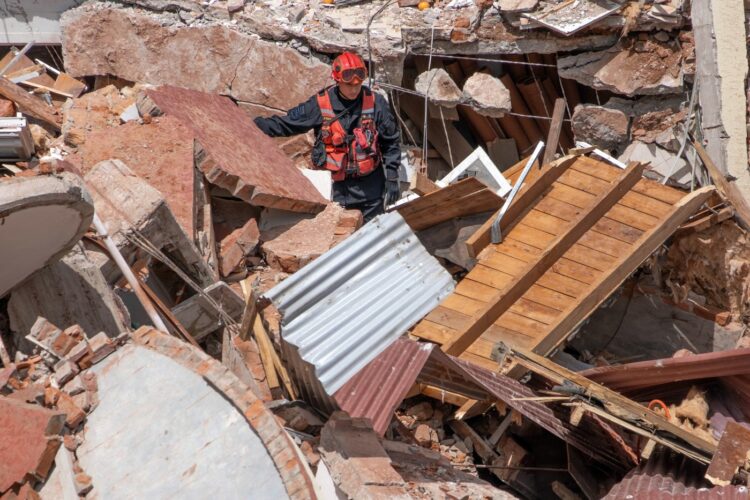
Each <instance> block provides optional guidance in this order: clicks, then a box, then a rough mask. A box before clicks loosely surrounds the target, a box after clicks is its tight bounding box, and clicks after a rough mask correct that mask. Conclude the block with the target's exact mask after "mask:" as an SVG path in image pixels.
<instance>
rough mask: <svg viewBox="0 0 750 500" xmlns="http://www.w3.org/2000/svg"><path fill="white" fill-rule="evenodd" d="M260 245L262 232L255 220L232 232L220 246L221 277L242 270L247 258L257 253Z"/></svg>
mask: <svg viewBox="0 0 750 500" xmlns="http://www.w3.org/2000/svg"><path fill="white" fill-rule="evenodd" d="M258 243H260V231H259V230H258V223H257V221H256V220H255V219H250V220H248V221H247V223H246V224H245V225H244V226H242V227H240V228H238V229H235V230H234V231H232V232H231V233H229V235H227V236H226V237H225V238H224V239H222V240H221V243H220V244H219V249H220V250H219V266H220V267H219V268H220V270H221V275H222V276H223V277H227V276H229V275H230V274H232V273H234V272H236V271H239V270H241V267H242V266H243V265H244V263H245V257H247V256H250V255H252V254H253V253H255V250H256V249H257V248H258Z"/></svg>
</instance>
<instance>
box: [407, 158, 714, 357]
mask: <svg viewBox="0 0 750 500" xmlns="http://www.w3.org/2000/svg"><path fill="white" fill-rule="evenodd" d="M535 170H536V171H535V173H534V176H533V178H531V179H530V180H529V179H527V182H526V184H525V185H524V186H523V188H522V189H521V191H519V194H518V195H517V196H516V199H515V200H514V202H513V204H512V205H511V207H510V209H509V210H508V212H507V213H506V216H505V218H504V219H503V221H502V224H501V230H502V235H503V240H502V242H501V243H499V244H492V243H490V226H491V222H492V221H491V220H490V221H488V222H487V224H485V225H484V226H483V227H482V228H481V229H480V230H479V231H478V232H477V233H476V234H475V235H474V236H472V238H471V239H470V240H469V241H468V242H467V244H468V246H469V251H470V253H472V255H475V256H476V257H477V265H476V266H475V267H474V268H473V269H472V270H471V272H469V274H468V275H467V276H466V277H465V278H464V279H463V280H462V281H461V282H460V283H459V284H458V286H457V287H456V289H455V291H454V293H453V294H452V295H450V296H449V297H448V298H446V299H445V300H444V301H443V303H441V304H440V306H438V307H437V308H435V309H434V310H433V311H432V312H431V313H430V314H429V315H428V316H427V317H426V318H425V319H424V320H422V321H421V322H420V323H419V324H418V325H417V326H416V327H415V328H414V330H413V332H412V333H413V334H414V335H416V336H417V337H420V338H422V339H425V340H429V341H432V342H436V343H438V344H441V345H442V348H443V350H445V351H446V352H448V353H450V354H453V355H460V357H461V358H463V359H466V360H468V361H471V362H474V363H476V364H478V365H481V366H484V367H488V368H491V369H497V368H498V366H497V364H496V363H495V362H494V361H493V360H492V359H491V353H492V349H493V347H494V346H495V344H496V343H498V342H504V343H505V344H507V345H509V346H511V347H518V348H522V349H527V350H529V351H531V352H534V353H536V354H540V355H543V356H546V355H548V354H550V353H551V352H552V351H553V350H554V349H555V348H556V347H558V346H560V345H561V343H563V342H564V341H565V339H566V338H567V337H568V335H569V334H570V333H571V332H572V331H573V330H574V329H575V327H576V326H578V325H579V324H580V323H581V321H583V320H584V319H585V318H586V317H588V315H590V314H591V313H592V312H593V311H594V310H595V309H596V308H597V307H598V306H599V304H601V303H602V302H603V301H604V300H605V299H606V298H607V297H608V296H609V295H610V294H611V293H612V292H614V291H615V290H616V289H617V287H618V286H619V285H620V284H621V283H622V282H623V281H624V280H625V279H626V278H627V277H628V276H629V275H630V274H631V273H632V272H633V271H635V270H636V269H637V268H638V266H639V265H640V264H641V263H642V262H643V261H644V260H645V259H646V258H647V257H648V256H649V255H651V253H653V252H654V251H655V250H656V249H657V248H658V247H659V245H661V244H662V243H663V242H664V241H665V240H666V239H667V238H668V237H669V236H670V235H671V234H672V233H673V232H674V231H675V229H677V227H678V226H679V225H680V224H681V223H682V222H684V221H685V220H686V219H687V218H688V217H690V216H691V215H692V214H693V213H694V212H696V211H697V209H698V208H699V207H700V206H701V205H702V204H703V203H704V202H705V201H706V199H707V198H708V197H709V196H710V195H711V193H712V192H713V190H714V188H713V187H707V188H703V189H700V190H698V191H695V192H693V193H689V194H686V193H684V192H683V191H680V190H677V189H673V188H670V187H667V186H662V185H661V184H659V183H657V182H654V181H651V180H648V179H644V178H642V177H641V173H642V170H643V167H642V166H641V165H638V164H631V165H629V166H628V168H627V169H625V170H622V169H619V168H617V167H614V166H612V165H609V164H607V163H603V162H599V161H596V160H593V159H591V158H588V157H585V156H572V157H565V158H563V159H561V160H558V161H557V162H553V163H552V164H550V165H548V166H545V167H544V168H543V169H542V170H539V169H535Z"/></svg>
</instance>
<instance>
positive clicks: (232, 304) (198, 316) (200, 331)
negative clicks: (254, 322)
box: [172, 281, 245, 340]
mask: <svg viewBox="0 0 750 500" xmlns="http://www.w3.org/2000/svg"><path fill="white" fill-rule="evenodd" d="M204 291H205V292H206V293H207V294H208V295H209V297H211V298H213V299H214V300H215V301H216V302H217V303H218V304H219V305H220V306H221V308H222V310H223V311H224V312H225V313H227V314H228V315H229V316H230V317H231V318H233V319H234V320H235V321H237V322H240V321H242V312H243V311H244V310H245V301H244V300H243V299H242V297H240V296H239V295H238V294H237V292H235V291H234V290H232V289H231V288H230V287H229V285H227V284H226V283H224V282H223V281H219V282H217V283H214V284H213V285H210V286H209V287H208V288H206V289H205V290H204ZM172 314H174V315H175V317H176V318H177V320H178V321H179V322H180V323H181V324H182V326H184V327H185V329H186V330H187V331H188V332H190V334H191V335H192V336H193V338H194V339H196V340H201V339H202V338H204V337H205V336H206V335H208V334H210V333H211V332H214V331H216V330H217V329H219V328H221V327H222V326H224V321H223V320H221V318H220V317H219V314H218V313H217V312H216V310H214V308H213V307H211V306H210V305H209V303H208V301H207V300H206V299H205V297H203V296H202V295H200V294H196V295H193V296H192V297H190V298H188V299H186V300H184V301H182V302H180V303H179V304H177V305H176V306H175V307H174V308H173V309H172Z"/></svg>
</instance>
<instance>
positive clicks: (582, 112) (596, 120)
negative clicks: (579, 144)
mask: <svg viewBox="0 0 750 500" xmlns="http://www.w3.org/2000/svg"><path fill="white" fill-rule="evenodd" d="M629 123H630V119H629V118H628V117H627V115H625V113H623V112H622V111H619V110H616V109H609V108H606V107H604V106H596V105H594V104H580V105H578V106H576V108H575V111H574V112H573V119H572V122H571V126H572V127H573V134H574V135H575V139H576V140H577V141H583V142H587V143H589V144H591V145H593V146H596V147H598V148H601V149H606V150H607V151H610V152H615V153H619V152H620V151H621V150H622V148H624V147H625V145H626V144H627V143H628V125H629Z"/></svg>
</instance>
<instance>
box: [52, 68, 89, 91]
mask: <svg viewBox="0 0 750 500" xmlns="http://www.w3.org/2000/svg"><path fill="white" fill-rule="evenodd" d="M52 88H54V89H55V90H59V91H61V92H64V93H66V94H70V95H72V96H73V97H78V96H79V95H81V93H82V92H83V91H84V90H86V84H85V83H83V82H81V81H79V80H76V79H75V78H73V77H72V76H70V75H68V74H67V73H60V74H59V75H57V78H56V79H55V84H54V86H53V87H52Z"/></svg>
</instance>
